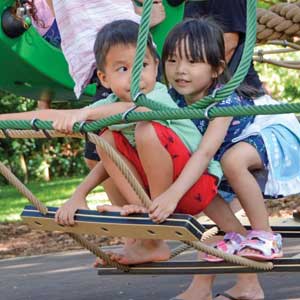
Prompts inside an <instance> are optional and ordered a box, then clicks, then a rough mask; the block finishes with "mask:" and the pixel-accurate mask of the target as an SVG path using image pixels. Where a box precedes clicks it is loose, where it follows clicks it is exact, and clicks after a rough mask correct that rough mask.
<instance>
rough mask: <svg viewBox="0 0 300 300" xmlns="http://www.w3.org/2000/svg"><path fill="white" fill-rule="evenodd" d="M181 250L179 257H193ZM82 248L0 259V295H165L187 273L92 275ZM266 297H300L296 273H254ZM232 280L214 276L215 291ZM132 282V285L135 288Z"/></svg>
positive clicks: (44, 299) (53, 298) (127, 299)
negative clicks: (258, 275) (181, 254)
mask: <svg viewBox="0 0 300 300" xmlns="http://www.w3.org/2000/svg"><path fill="white" fill-rule="evenodd" d="M287 245H288V247H286V252H288V253H289V254H291V255H296V254H297V253H300V243H299V240H298V241H297V240H295V239H289V240H287ZM194 256H195V253H187V254H185V255H184V256H183V257H182V258H184V259H186V258H193V257H194ZM93 261H94V257H93V256H92V255H90V254H89V253H87V252H86V251H76V252H63V253H59V254H53V255H44V256H36V257H28V258H17V259H8V260H1V261H0V300H48V299H49V300H94V299H95V300H96V299H97V300H115V299H117V300H153V299H155V300H165V299H166V300H167V299H169V298H171V297H172V296H174V295H176V294H178V293H179V292H180V291H182V290H183V289H184V288H185V287H187V285H188V284H189V282H190V280H191V276H188V275H187V276H126V275H124V276H123V275H122V276H101V277H100V276H98V275H96V270H94V269H92V268H91V265H92V263H93ZM260 278H261V282H262V284H263V286H264V289H265V291H266V299H270V300H271V299H272V300H277V299H290V300H296V299H298V300H300V273H273V274H272V273H268V274H261V275H260ZM233 282H234V276H233V275H220V276H219V278H218V279H217V282H216V285H215V292H219V291H224V290H225V289H227V288H229V287H230V286H231V285H232V284H233ZM135 287H137V288H138V289H136V290H135Z"/></svg>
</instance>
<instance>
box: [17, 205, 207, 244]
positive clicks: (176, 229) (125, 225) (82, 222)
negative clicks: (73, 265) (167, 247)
mask: <svg viewBox="0 0 300 300" xmlns="http://www.w3.org/2000/svg"><path fill="white" fill-rule="evenodd" d="M48 210H49V212H48V214H47V215H45V216H44V215H42V214H41V213H40V212H39V211H37V209H36V208H35V207H33V206H26V207H25V209H24V211H23V213H22V215H21V216H22V218H23V220H24V221H25V222H26V223H28V224H29V225H30V226H31V227H33V228H35V229H42V230H49V231H63V232H73V233H80V234H96V235H102V236H117V237H130V238H138V239H163V240H188V241H198V240H199V239H200V238H201V236H202V233H203V232H204V231H205V228H204V227H203V226H201V225H200V223H199V222H198V221H197V220H196V219H195V218H194V217H192V216H190V215H183V214H173V215H171V216H170V217H169V218H168V219H167V220H166V221H165V222H164V223H162V224H156V223H153V222H152V220H151V219H150V218H149V217H148V214H135V215H130V216H128V217H124V216H120V214H119V213H115V212H110V213H107V212H105V213H99V212H97V211H93V210H79V211H78V212H77V213H76V215H75V221H76V225H75V226H61V225H58V224H57V223H55V221H54V216H55V212H56V210H57V208H55V207H49V208H48Z"/></svg>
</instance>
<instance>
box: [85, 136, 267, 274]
mask: <svg viewBox="0 0 300 300" xmlns="http://www.w3.org/2000/svg"><path fill="white" fill-rule="evenodd" d="M88 137H89V139H90V140H91V141H92V142H95V143H96V144H97V145H98V146H100V147H101V148H102V150H104V151H107V152H106V153H107V155H108V156H109V157H110V158H111V159H114V160H113V162H114V163H115V164H116V166H118V168H119V169H120V171H121V173H122V174H123V176H124V177H125V179H126V180H127V181H128V183H129V184H130V185H131V187H132V188H133V190H134V191H135V192H136V194H137V196H139V194H138V193H140V189H141V190H143V188H142V187H141V185H140V183H139V182H138V181H137V179H136V178H135V176H134V175H133V174H132V173H131V171H130V169H129V168H128V166H127V165H126V163H125V162H124V161H123V160H122V158H121V157H120V155H119V154H118V153H117V152H116V151H115V149H114V148H113V147H112V146H110V145H109V143H107V142H106V141H105V140H103V139H102V138H100V137H99V136H97V135H95V134H88ZM137 187H138V188H137ZM141 194H142V198H140V199H141V201H142V203H143V205H144V206H145V207H146V208H149V207H150V205H151V203H152V202H151V200H150V198H149V196H148V195H147V194H146V193H145V192H142V193H141ZM182 242H183V243H185V244H187V245H188V246H191V247H193V248H195V249H196V250H199V251H202V252H205V253H208V254H211V255H214V256H217V257H220V258H223V259H224V260H226V261H229V262H232V263H235V264H240V265H242V266H248V267H251V268H255V269H262V270H270V269H272V268H273V264H272V263H269V262H267V263H266V262H257V261H252V260H250V259H246V258H243V257H239V256H236V255H231V254H227V253H224V252H223V251H220V250H218V249H215V248H213V247H211V246H207V245H205V244H204V243H202V242H201V241H198V242H191V241H182Z"/></svg>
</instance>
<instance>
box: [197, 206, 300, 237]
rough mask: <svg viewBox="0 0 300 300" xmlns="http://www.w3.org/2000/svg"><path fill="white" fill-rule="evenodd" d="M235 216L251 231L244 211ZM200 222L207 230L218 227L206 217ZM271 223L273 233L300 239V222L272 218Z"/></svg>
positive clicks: (289, 218)
mask: <svg viewBox="0 0 300 300" xmlns="http://www.w3.org/2000/svg"><path fill="white" fill-rule="evenodd" d="M235 215H236V216H237V218H238V219H239V220H240V222H241V223H242V224H243V225H244V226H245V227H246V229H250V224H249V220H248V218H247V217H246V215H245V213H244V212H243V211H239V212H238V213H236V214H235ZM198 221H199V222H200V224H202V225H203V226H204V227H205V228H211V227H213V226H216V225H215V223H214V222H212V221H211V220H210V219H209V218H208V217H206V216H201V217H200V218H198ZM269 221H270V225H271V227H272V229H273V231H275V232H278V233H281V234H282V236H283V237H290V238H300V222H297V221H295V220H294V218H292V217H288V218H282V217H270V218H269Z"/></svg>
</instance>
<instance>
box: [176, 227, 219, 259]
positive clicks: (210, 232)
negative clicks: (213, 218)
mask: <svg viewBox="0 0 300 300" xmlns="http://www.w3.org/2000/svg"><path fill="white" fill-rule="evenodd" d="M218 231H219V229H218V227H212V228H210V229H208V230H206V231H205V232H204V233H203V234H202V237H201V242H207V240H209V239H210V238H212V237H213V236H215V235H216V234H217V233H218ZM190 248H192V247H191V246H190V245H187V244H183V245H180V246H178V247H177V248H175V249H173V250H172V252H171V256H170V259H172V258H174V257H176V256H178V255H179V254H181V253H182V252H184V251H186V250H188V249H190Z"/></svg>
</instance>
